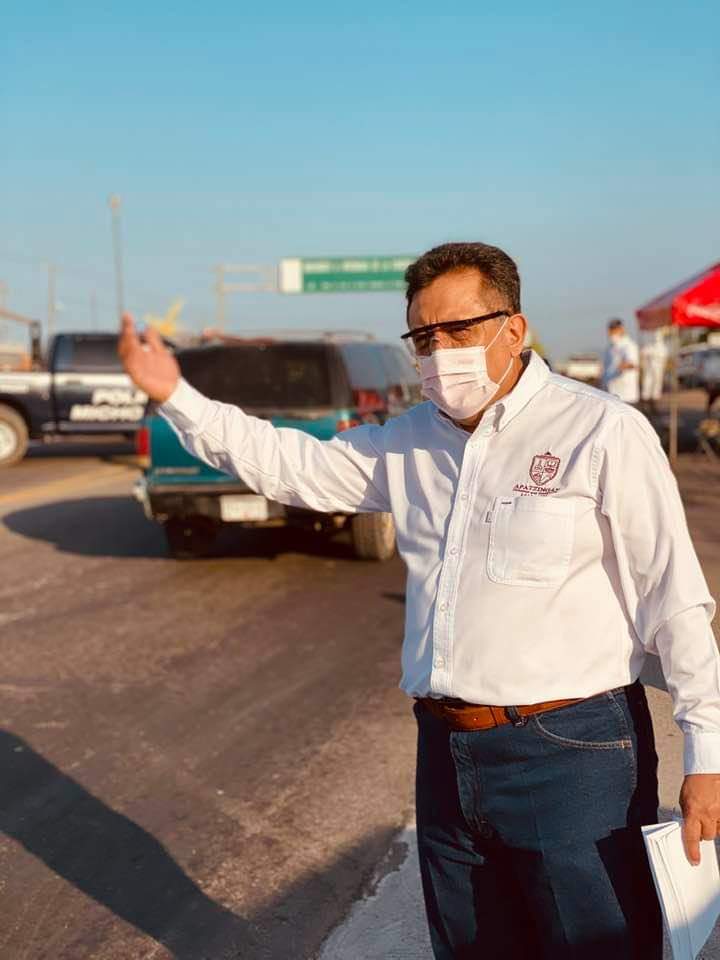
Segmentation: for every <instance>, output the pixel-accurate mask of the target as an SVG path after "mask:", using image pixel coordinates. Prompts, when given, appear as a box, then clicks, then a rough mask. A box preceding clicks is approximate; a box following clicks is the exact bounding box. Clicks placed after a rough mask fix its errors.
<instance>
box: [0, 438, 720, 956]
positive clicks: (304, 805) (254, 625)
mask: <svg viewBox="0 0 720 960" xmlns="http://www.w3.org/2000/svg"><path fill="white" fill-rule="evenodd" d="M135 475H136V469H135V466H134V464H133V461H132V457H131V456H130V455H129V451H128V449H127V448H122V447H117V446H116V447H110V446H108V447H102V446H100V447H98V446H93V445H85V446H82V447H79V448H74V449H73V448H67V447H64V448H63V447H50V448H47V449H44V450H38V451H35V452H34V453H33V455H32V456H31V457H30V458H29V459H28V460H27V461H25V462H24V463H23V464H21V465H20V466H19V467H17V468H14V469H12V470H6V471H4V472H0V571H1V572H2V576H1V577H0V657H2V663H3V667H4V669H3V671H2V673H0V958H2V960H50V958H52V960H86V958H91V960H120V958H122V960H146V958H160V960H165V958H178V960H203V958H207V960H225V958H226V960H230V958H233V960H239V958H243V960H265V958H273V960H284V958H292V960H309V958H311V957H314V956H316V955H317V953H318V951H319V949H320V947H321V944H322V942H323V940H324V939H325V937H326V936H327V934H328V933H329V932H330V931H331V930H332V929H333V928H335V927H336V925H337V924H338V922H339V921H341V920H342V918H343V917H344V916H345V915H346V913H347V911H348V910H349V908H350V907H351V905H352V904H353V902H356V901H357V900H358V898H359V897H361V895H362V894H363V893H364V894H365V895H367V894H368V893H371V892H372V887H373V885H377V884H379V885H380V889H381V890H386V889H387V887H383V884H382V871H385V872H386V873H388V874H389V875H390V874H392V875H395V874H394V873H393V872H394V871H397V874H396V875H397V876H398V877H400V878H403V882H405V881H404V878H408V877H409V878H410V881H411V885H413V886H412V890H413V892H412V894H411V896H409V897H406V898H405V899H404V900H403V899H402V898H400V899H399V900H395V899H392V898H390V897H388V896H387V895H386V894H383V901H384V902H385V904H386V907H387V909H386V910H385V913H386V914H387V917H386V920H387V924H388V925H389V926H390V927H392V929H393V930H394V931H395V941H393V943H394V946H392V947H389V946H388V943H389V941H388V940H387V939H386V938H385V933H384V931H383V934H382V937H381V938H380V940H379V941H378V943H379V945H378V944H376V946H377V950H378V951H379V952H377V953H372V954H370V953H368V954H367V955H368V956H370V955H372V956H373V957H374V956H376V955H377V956H378V957H383V958H384V960H385V958H388V960H389V958H390V957H403V958H405V957H407V958H410V957H412V958H414V957H418V958H420V957H424V956H426V955H427V948H426V934H425V932H424V919H423V917H422V910H421V905H420V902H419V890H418V889H417V877H416V870H415V868H414V866H413V865H412V863H410V867H409V868H407V867H406V868H405V869H403V860H404V859H405V858H407V856H408V846H407V838H406V839H405V841H402V837H404V836H405V834H402V835H400V840H401V842H396V843H395V844H394V845H393V842H392V841H393V838H397V837H398V830H399V829H400V828H401V827H403V826H404V825H405V824H406V823H408V822H409V821H411V819H412V807H411V800H412V775H413V763H414V724H413V721H412V719H411V714H410V711H409V706H408V704H407V702H406V699H405V697H404V696H403V695H402V694H401V693H400V692H399V691H398V690H397V688H396V685H397V680H398V675H399V662H398V661H399V647H400V641H401V631H402V614H403V607H402V594H403V586H404V571H403V568H402V565H401V563H400V562H399V561H394V562H392V563H390V564H387V565H375V564H364V563H360V562H358V561H355V560H354V559H352V557H351V554H350V549H349V546H348V544H346V543H344V542H343V541H342V540H338V541H335V542H333V543H328V542H326V541H325V540H323V539H320V538H317V539H316V538H314V537H312V536H308V535H303V536H300V535H293V534H290V533H287V532H285V531H259V532H257V533H254V534H248V533H246V532H243V531H234V535H228V536H226V537H225V539H224V540H223V541H222V542H221V543H220V544H219V546H218V551H217V555H216V556H214V557H213V558H211V559H208V560H202V561H193V562H189V563H177V562H175V561H171V560H168V559H167V558H166V556H165V550H164V543H163V538H162V533H161V531H160V529H159V528H158V527H157V526H155V525H154V524H152V523H150V522H148V521H146V520H145V519H144V517H143V516H142V512H141V510H140V508H139V506H138V505H137V504H135V503H134V501H132V500H131V498H130V496H129V494H130V488H131V485H132V481H133V479H134V477H135ZM718 479H720V466H719V465H718V462H717V461H713V460H711V459H710V458H708V457H703V456H701V455H694V456H685V457H683V458H681V462H680V470H679V480H680V485H681V490H682V492H683V496H684V500H685V504H686V508H687V511H688V518H689V522H690V526H691V529H692V531H693V535H694V538H695V542H696V545H697V547H698V552H699V555H700V558H701V561H702V563H703V566H704V569H705V572H706V574H707V576H708V579H709V581H710V585H711V589H712V590H713V592H714V593H715V594H716V595H717V594H718V593H720V551H718V548H717V544H718V541H719V539H720V519H719V515H718V511H717V506H716V504H717V490H718ZM655 673H656V676H655V678H653V677H652V675H651V674H652V671H650V672H649V675H648V678H647V679H648V680H649V682H650V684H651V686H650V688H649V694H650V699H651V704H652V705H653V715H654V718H655V724H656V730H657V735H658V741H659V742H658V746H659V752H660V755H661V803H662V806H663V809H664V810H665V811H666V812H667V811H669V810H671V809H672V807H673V806H674V805H675V804H676V803H677V796H678V789H679V785H680V781H681V775H682V771H681V766H680V736H679V731H678V730H677V728H676V727H675V726H674V724H673V722H672V719H671V715H670V704H669V700H668V698H667V694H663V693H660V691H658V690H656V689H653V686H654V685H655V683H657V682H659V680H660V678H659V674H658V671H657V670H655ZM388 850H389V851H390V855H389V856H388ZM407 863H408V861H407V860H406V864H407ZM378 864H381V865H382V866H381V868H380V869H381V873H380V875H378V872H377V865H378ZM398 867H400V868H401V869H400V870H399V871H398ZM388 879H392V877H391V876H389V877H388ZM371 899H372V898H371ZM377 928H378V921H377V919H373V918H371V921H370V926H369V927H368V926H365V927H363V928H362V929H361V933H360V940H361V942H362V943H363V945H364V947H365V945H368V948H369V947H370V945H371V934H377V932H378V930H377ZM338 929H339V930H340V931H341V932H342V930H343V928H342V927H340V928H338ZM413 938H415V939H413ZM331 942H332V943H336V942H337V940H336V939H334V940H333V941H331ZM355 942H356V943H357V942H358V941H357V940H355ZM719 943H720V939H716V940H714V941H713V944H712V945H711V946H709V949H708V951H706V952H704V954H703V956H706V957H708V958H709V957H715V956H720V946H718V944H719ZM423 944H424V945H423ZM364 947H363V948H364ZM332 949H335V948H334V947H333V948H332ZM345 955H346V954H342V953H340V952H338V954H337V956H338V957H340V956H343V957H344V956H345ZM323 956H324V957H325V956H327V953H324V954H323ZM348 956H352V960H356V958H355V955H354V954H352V952H351V954H349V955H348ZM357 960H360V957H359V956H358V957H357Z"/></svg>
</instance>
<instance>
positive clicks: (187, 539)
mask: <svg viewBox="0 0 720 960" xmlns="http://www.w3.org/2000/svg"><path fill="white" fill-rule="evenodd" d="M164 530H165V539H166V541H167V547H168V553H169V554H170V556H171V557H174V558H175V559H176V560H190V559H191V558H193V557H204V556H206V555H207V554H208V553H209V552H210V548H211V547H212V545H213V543H214V542H215V537H216V536H217V530H218V528H217V524H215V523H214V522H213V521H212V520H211V519H210V518H209V517H170V518H169V519H168V520H167V521H166V523H165V526H164Z"/></svg>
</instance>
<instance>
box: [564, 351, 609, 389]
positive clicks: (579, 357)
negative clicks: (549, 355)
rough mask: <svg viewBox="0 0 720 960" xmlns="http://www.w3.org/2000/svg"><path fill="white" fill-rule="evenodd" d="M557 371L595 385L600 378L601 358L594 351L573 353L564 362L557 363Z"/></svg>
mask: <svg viewBox="0 0 720 960" xmlns="http://www.w3.org/2000/svg"><path fill="white" fill-rule="evenodd" d="M558 373H562V374H564V375H565V376H566V377H572V379H573V380H581V381H582V382H583V383H590V384H592V385H597V384H599V383H600V380H601V378H602V360H601V359H600V357H599V356H598V355H597V354H596V353H574V354H572V355H571V356H569V357H568V358H567V360H566V361H565V362H564V363H561V364H558Z"/></svg>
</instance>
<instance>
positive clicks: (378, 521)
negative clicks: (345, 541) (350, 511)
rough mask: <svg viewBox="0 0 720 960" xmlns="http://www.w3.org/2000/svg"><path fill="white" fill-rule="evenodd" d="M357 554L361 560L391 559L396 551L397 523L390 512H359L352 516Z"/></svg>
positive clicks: (353, 536)
mask: <svg viewBox="0 0 720 960" xmlns="http://www.w3.org/2000/svg"><path fill="white" fill-rule="evenodd" d="M351 530H352V541H353V547H354V549H355V556H356V557H359V558H360V559H361V560H389V559H390V557H392V555H393V554H394V553H395V524H394V523H393V519H392V514H390V513H358V514H357V515H356V516H354V517H353V518H352V523H351Z"/></svg>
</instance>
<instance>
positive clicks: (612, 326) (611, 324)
mask: <svg viewBox="0 0 720 960" xmlns="http://www.w3.org/2000/svg"><path fill="white" fill-rule="evenodd" d="M624 326H625V324H624V323H623V322H622V320H621V319H620V318H619V317H613V318H612V320H608V330H619V329H620V327H624Z"/></svg>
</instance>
